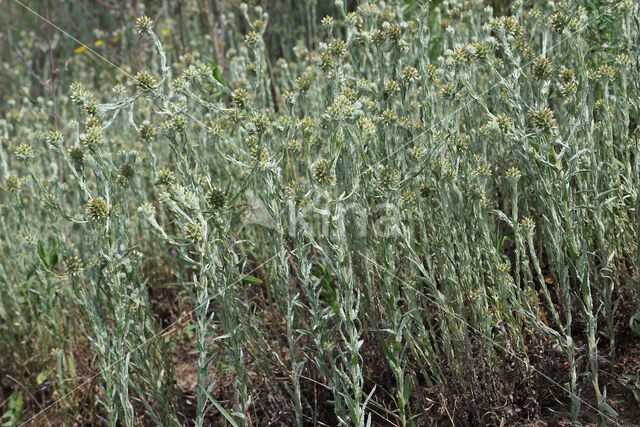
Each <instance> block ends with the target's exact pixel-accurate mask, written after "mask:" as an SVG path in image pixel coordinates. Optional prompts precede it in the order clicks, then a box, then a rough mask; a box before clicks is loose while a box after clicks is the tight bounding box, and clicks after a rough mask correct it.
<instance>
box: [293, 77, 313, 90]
mask: <svg viewBox="0 0 640 427" xmlns="http://www.w3.org/2000/svg"><path fill="white" fill-rule="evenodd" d="M310 87H311V75H310V74H307V73H305V74H303V75H301V76H300V77H298V78H297V79H296V89H298V91H299V92H306V91H307V90H309V88H310Z"/></svg>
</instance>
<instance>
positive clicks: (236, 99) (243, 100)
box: [231, 88, 250, 109]
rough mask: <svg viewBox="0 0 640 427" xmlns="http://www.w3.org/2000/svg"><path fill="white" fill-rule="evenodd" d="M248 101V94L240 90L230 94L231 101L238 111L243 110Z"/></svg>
mask: <svg viewBox="0 0 640 427" xmlns="http://www.w3.org/2000/svg"><path fill="white" fill-rule="evenodd" d="M249 99H250V96H249V92H247V91H246V90H245V89H242V88H238V89H236V90H234V91H233V93H232V94H231V100H232V101H233V104H234V106H235V107H236V108H238V109H243V108H244V107H245V106H246V105H247V104H248V103H249Z"/></svg>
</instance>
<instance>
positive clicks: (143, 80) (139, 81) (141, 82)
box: [135, 71, 157, 92]
mask: <svg viewBox="0 0 640 427" xmlns="http://www.w3.org/2000/svg"><path fill="white" fill-rule="evenodd" d="M135 84H136V86H137V87H138V88H139V89H140V90H142V91H143V92H149V91H151V90H153V89H154V88H155V86H156V84H157V83H156V79H154V78H153V76H152V75H151V73H149V72H147V71H140V72H139V73H138V74H136V77H135Z"/></svg>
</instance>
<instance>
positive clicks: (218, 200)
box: [206, 187, 227, 209]
mask: <svg viewBox="0 0 640 427" xmlns="http://www.w3.org/2000/svg"><path fill="white" fill-rule="evenodd" d="M226 198H227V197H226V194H225V192H224V190H223V189H221V188H219V187H211V188H210V189H209V191H208V192H207V196H206V200H207V205H209V207H210V208H211V209H222V208H223V207H224V204H225V202H226Z"/></svg>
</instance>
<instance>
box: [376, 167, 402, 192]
mask: <svg viewBox="0 0 640 427" xmlns="http://www.w3.org/2000/svg"><path fill="white" fill-rule="evenodd" d="M378 182H379V183H380V185H381V186H382V187H383V188H387V189H388V188H391V187H393V186H394V185H395V184H396V183H397V182H398V172H397V171H396V170H395V169H394V168H393V167H391V166H385V167H383V168H382V170H381V171H380V173H379V174H378Z"/></svg>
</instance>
